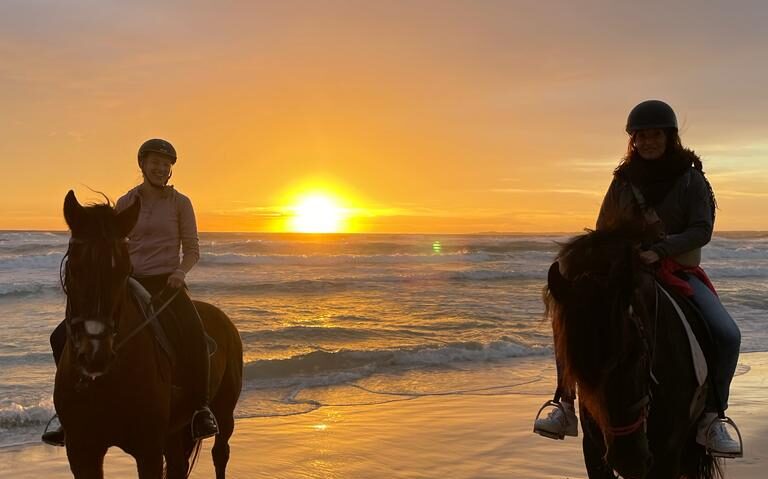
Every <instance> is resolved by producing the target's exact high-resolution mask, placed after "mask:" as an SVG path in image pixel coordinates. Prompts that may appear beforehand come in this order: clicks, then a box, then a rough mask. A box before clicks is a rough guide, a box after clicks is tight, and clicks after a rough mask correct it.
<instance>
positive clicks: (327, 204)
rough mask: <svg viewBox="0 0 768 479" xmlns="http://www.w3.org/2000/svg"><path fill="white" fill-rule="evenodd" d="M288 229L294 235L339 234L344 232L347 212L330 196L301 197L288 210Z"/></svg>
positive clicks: (312, 195) (315, 194) (310, 195)
mask: <svg viewBox="0 0 768 479" xmlns="http://www.w3.org/2000/svg"><path fill="white" fill-rule="evenodd" d="M290 209H291V210H292V211H293V217H292V218H291V221H290V229H291V231H293V232H296V233H340V232H342V231H344V229H345V228H344V226H345V225H344V223H345V220H346V219H347V216H348V214H347V210H346V209H345V208H342V207H341V206H339V204H338V201H336V200H335V199H334V198H333V197H331V196H330V195H327V194H324V193H314V194H309V195H306V196H303V197H301V198H300V199H299V201H298V203H297V204H296V205H295V206H293V207H291V208H290Z"/></svg>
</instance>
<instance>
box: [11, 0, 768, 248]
mask: <svg viewBox="0 0 768 479" xmlns="http://www.w3.org/2000/svg"><path fill="white" fill-rule="evenodd" d="M576 4H578V5H579V6H578V7H576V6H575V5H576ZM767 19H768V3H766V2H764V1H742V2H700V1H684V2H665V1H658V2H656V1H646V2H643V4H642V6H641V4H640V3H638V2H616V1H604V2H573V1H548V2H545V1H541V0H537V1H477V0H475V1H461V2H459V1H445V0H441V1H388V2H384V1H319V0H318V1H286V0H281V1H279V2H278V1H274V2H266V1H226V0H224V1H216V2H213V1H210V2H200V1H176V2H163V1H157V0H154V1H136V0H133V1H131V2H117V1H97V0H91V1H81V0H69V1H66V2H62V1H60V0H56V1H54V0H50V1H41V0H5V1H3V2H2V3H0V107H1V110H0V229H54V230H63V229H65V228H66V226H65V224H64V221H63V218H62V214H61V208H62V203H63V199H64V195H65V194H66V192H67V191H68V190H69V189H74V190H75V191H76V193H77V194H78V197H79V198H80V199H81V200H96V199H98V196H97V195H95V194H94V193H92V192H91V191H89V188H91V189H93V190H98V191H102V192H104V193H106V194H107V195H108V196H109V197H111V198H112V199H113V200H115V199H117V198H118V197H119V196H120V195H121V194H122V193H124V192H125V191H126V190H128V189H129V188H131V187H133V186H134V185H136V184H138V183H139V182H140V181H141V175H140V172H139V169H138V166H137V164H136V150H137V148H138V146H139V145H140V144H141V143H142V141H144V140H145V139H147V138H151V137H162V138H166V139H168V140H169V141H171V142H172V143H173V144H174V146H175V147H176V149H177V151H178V153H179V162H178V164H177V165H176V168H175V169H174V173H173V179H172V180H171V183H173V184H175V185H176V187H177V188H178V189H179V190H180V191H181V192H183V193H185V194H187V195H188V196H189V197H190V198H191V199H192V201H193V204H194V206H195V209H196V212H197V217H198V225H199V228H200V229H201V230H202V231H281V230H286V229H288V230H296V227H293V228H292V227H289V226H286V225H289V224H291V223H290V221H289V220H291V216H292V215H296V214H299V213H297V211H298V210H297V209H296V208H297V207H298V205H299V204H300V203H301V201H302V198H306V197H307V195H312V194H322V195H326V197H330V198H331V199H333V200H334V201H336V203H337V207H338V208H340V209H343V211H344V212H345V213H344V214H345V215H347V216H349V218H348V219H347V221H346V226H345V227H344V228H343V229H344V230H346V231H359V232H442V233H463V232H487V231H501V232H534V231H542V232H543V231H568V232H571V231H578V230H580V229H582V228H584V227H590V226H593V225H594V218H595V216H596V213H597V209H598V208H599V204H600V201H601V199H602V196H603V194H604V192H605V189H606V188H607V186H608V183H609V182H610V179H611V172H612V170H613V168H614V167H615V166H616V164H617V163H618V161H619V159H620V157H621V155H622V153H623V152H624V150H625V148H626V141H627V137H626V134H625V133H624V122H625V120H626V115H627V113H628V111H629V110H630V109H631V108H632V106H634V105H635V104H636V103H638V102H639V101H642V100H644V99H648V98H660V99H664V100H666V101H668V102H669V103H670V104H671V105H672V106H673V107H674V108H675V109H676V111H677V113H678V119H679V121H680V123H681V135H682V138H683V142H684V144H686V145H688V146H690V147H691V148H693V149H695V150H696V151H697V153H699V154H700V155H701V156H702V158H703V160H704V167H705V171H706V172H707V174H708V177H709V178H710V180H711V182H712V185H713V187H714V188H715V192H716V194H717V198H718V201H719V204H720V210H719V212H718V220H717V226H716V228H717V229H719V230H721V231H722V230H768V214H766V210H768V163H767V162H766V157H768V92H767V89H768V62H766V61H765V58H766V51H768V28H766V27H765V22H766V20H767Z"/></svg>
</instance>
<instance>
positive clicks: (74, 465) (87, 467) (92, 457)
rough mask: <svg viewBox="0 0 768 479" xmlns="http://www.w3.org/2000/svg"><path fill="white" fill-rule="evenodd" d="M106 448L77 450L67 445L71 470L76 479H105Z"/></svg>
mask: <svg viewBox="0 0 768 479" xmlns="http://www.w3.org/2000/svg"><path fill="white" fill-rule="evenodd" d="M106 453H107V448H106V447H94V448H88V449H80V448H78V449H75V448H73V447H71V446H70V445H69V444H68V445H67V459H69V469H70V470H71V471H72V475H73V476H75V479H103V478H104V455H105V454H106Z"/></svg>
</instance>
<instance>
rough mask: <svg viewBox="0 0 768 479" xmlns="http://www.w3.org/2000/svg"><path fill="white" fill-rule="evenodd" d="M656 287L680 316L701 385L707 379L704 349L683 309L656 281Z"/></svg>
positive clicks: (697, 378)
mask: <svg viewBox="0 0 768 479" xmlns="http://www.w3.org/2000/svg"><path fill="white" fill-rule="evenodd" d="M657 286H658V288H659V289H660V290H661V291H662V292H663V293H664V295H665V296H666V297H667V299H669V302H670V303H672V306H674V307H675V311H677V316H678V317H679V318H680V321H681V322H682V323H683V328H685V334H686V336H688V344H689V345H690V347H691V356H692V359H693V369H694V372H695V373H696V380H697V381H698V383H699V386H703V385H704V383H705V382H706V380H707V374H708V370H707V360H706V358H705V357H704V351H703V350H702V349H701V345H700V344H699V340H698V339H696V335H695V334H694V333H693V330H692V329H691V325H690V324H688V320H687V319H685V314H683V310H682V309H680V305H679V304H677V301H675V299H674V298H673V297H672V295H671V294H669V293H668V292H667V290H665V289H664V287H662V286H661V284H658V283H657Z"/></svg>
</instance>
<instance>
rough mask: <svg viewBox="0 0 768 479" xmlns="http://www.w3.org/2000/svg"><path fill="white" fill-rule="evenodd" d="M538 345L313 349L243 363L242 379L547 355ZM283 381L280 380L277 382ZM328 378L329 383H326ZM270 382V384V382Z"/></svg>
mask: <svg viewBox="0 0 768 479" xmlns="http://www.w3.org/2000/svg"><path fill="white" fill-rule="evenodd" d="M549 353H550V350H549V349H548V348H545V347H540V346H526V345H523V344H520V343H517V342H513V341H506V340H499V341H493V342H490V343H486V344H483V343H479V342H457V343H447V344H443V345H439V346H418V347H412V348H403V349H386V350H373V351H356V350H346V349H342V350H340V351H313V352H311V353H307V354H301V355H298V356H294V357H291V358H288V359H263V360H256V361H251V362H249V363H248V364H246V365H245V371H244V375H245V379H246V380H248V381H254V382H263V381H271V382H274V381H275V380H278V381H279V382H285V381H284V380H289V381H288V382H291V381H290V380H291V379H294V380H296V379H298V381H299V382H300V383H302V384H304V382H305V381H307V380H309V381H312V383H313V384H315V383H317V382H318V381H320V382H321V383H322V384H324V385H327V384H337V383H338V382H339V381H347V380H349V379H350V378H355V379H357V378H359V377H363V376H367V375H370V374H373V373H374V372H377V371H381V370H386V369H393V368H402V367H431V366H447V365H451V364H454V363H460V362H488V361H497V360H503V359H508V358H513V357H522V356H537V355H543V354H549ZM280 380H283V381H280ZM329 381H330V382H329ZM273 385H274V384H273Z"/></svg>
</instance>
